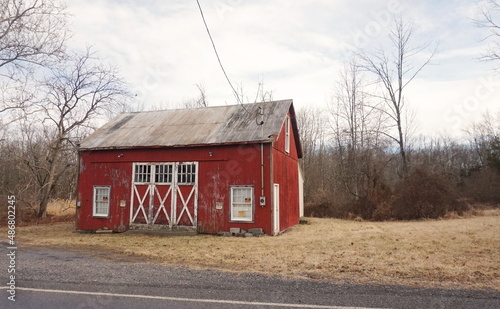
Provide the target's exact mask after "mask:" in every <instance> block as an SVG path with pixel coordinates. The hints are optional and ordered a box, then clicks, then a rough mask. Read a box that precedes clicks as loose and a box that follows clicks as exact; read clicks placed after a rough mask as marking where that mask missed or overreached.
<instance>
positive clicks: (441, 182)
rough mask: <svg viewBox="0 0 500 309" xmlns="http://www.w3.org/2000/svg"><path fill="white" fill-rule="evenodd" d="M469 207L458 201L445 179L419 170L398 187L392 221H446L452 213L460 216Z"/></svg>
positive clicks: (393, 204) (393, 203)
mask: <svg viewBox="0 0 500 309" xmlns="http://www.w3.org/2000/svg"><path fill="white" fill-rule="evenodd" d="M467 209H468V205H467V204H466V203H465V202H463V201H460V200H459V199H458V195H457V194H456V192H455V191H454V190H453V188H452V186H451V185H450V183H449V181H448V180H446V179H445V178H444V177H442V176H440V175H438V174H435V173H432V172H430V171H427V170H425V169H423V168H416V169H415V170H414V171H413V172H412V173H411V174H410V175H409V176H408V177H406V178H405V179H403V180H402V181H401V182H400V183H399V184H398V185H397V186H396V190H395V194H394V200H393V202H392V217H393V218H394V219H398V220H413V219H421V218H439V217H443V216H444V215H445V214H446V213H447V212H449V211H456V212H457V213H458V214H461V213H463V211H466V210H467Z"/></svg>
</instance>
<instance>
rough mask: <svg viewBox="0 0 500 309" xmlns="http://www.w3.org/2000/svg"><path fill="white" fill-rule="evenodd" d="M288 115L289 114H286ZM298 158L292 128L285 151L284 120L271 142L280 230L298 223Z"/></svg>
mask: <svg viewBox="0 0 500 309" xmlns="http://www.w3.org/2000/svg"><path fill="white" fill-rule="evenodd" d="M288 116H290V114H288ZM298 164H299V159H298V154H297V145H296V144H295V136H294V133H293V130H290V153H286V152H285V122H284V123H283V125H282V128H281V131H280V134H279V136H278V137H277V139H276V141H275V142H274V143H273V183H276V184H279V188H280V196H279V201H280V231H283V230H285V229H287V228H290V227H292V226H294V225H296V224H298V223H299V218H300V214H299V174H298V172H299V168H298V166H299V165H298Z"/></svg>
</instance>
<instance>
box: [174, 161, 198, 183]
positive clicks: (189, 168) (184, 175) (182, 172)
mask: <svg viewBox="0 0 500 309" xmlns="http://www.w3.org/2000/svg"><path fill="white" fill-rule="evenodd" d="M195 182H196V164H195V163H183V164H179V165H178V166H177V183H178V184H183V185H190V184H194V183H195Z"/></svg>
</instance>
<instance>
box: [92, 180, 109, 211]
mask: <svg viewBox="0 0 500 309" xmlns="http://www.w3.org/2000/svg"><path fill="white" fill-rule="evenodd" d="M110 189H111V188H110V187H103V186H96V187H94V203H93V207H92V216H94V217H103V218H106V217H108V216H109V200H110V199H111V197H110V191H111V190H110Z"/></svg>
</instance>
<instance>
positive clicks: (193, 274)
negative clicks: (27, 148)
mask: <svg viewBox="0 0 500 309" xmlns="http://www.w3.org/2000/svg"><path fill="white" fill-rule="evenodd" d="M6 246H7V244H6V243H2V245H1V247H0V249H1V250H2V252H4V254H2V256H3V258H0V280H1V282H2V283H3V285H2V288H1V291H0V308H23V309H27V308H51V309H53V308H70V309H84V308H93V309H97V308H150V309H153V308H181V309H182V308H207V309H208V308H214V309H215V308H237V309H243V308H251V309H256V308H324V309H326V308H335V309H348V308H351V309H365V308H418V309H421V308H439V309H441V308H443V309H444V308H454V309H456V308H478V309H488V308H491V309H493V308H495V309H496V308H500V295H499V294H500V293H497V292H487V291H464V290H438V289H421V288H409V287H400V286H386V285H385V286H384V285H356V284H349V283H343V284H333V283H328V282H322V281H315V280H303V279H284V278H281V277H276V276H265V275H261V274H249V273H243V274H235V273H225V272H220V271H215V270H192V269H188V268H180V267H169V266H161V265H155V264H154V261H151V260H142V259H141V258H138V257H127V256H123V255H114V254H112V253H108V252H103V251H92V252H91V251H84V250H70V249H64V248H51V247H24V246H22V244H21V245H20V246H19V248H18V250H17V251H16V265H15V266H16V280H15V282H16V289H15V300H16V301H15V302H13V301H10V300H9V299H8V296H9V292H8V289H9V287H8V284H7V283H8V282H9V281H8V280H9V278H8V276H9V274H8V271H7V269H8V266H9V257H8V256H7V254H8V253H9V251H8V250H7V247H6Z"/></svg>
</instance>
